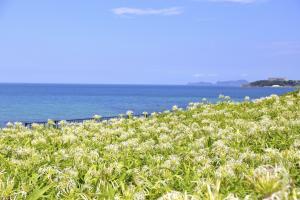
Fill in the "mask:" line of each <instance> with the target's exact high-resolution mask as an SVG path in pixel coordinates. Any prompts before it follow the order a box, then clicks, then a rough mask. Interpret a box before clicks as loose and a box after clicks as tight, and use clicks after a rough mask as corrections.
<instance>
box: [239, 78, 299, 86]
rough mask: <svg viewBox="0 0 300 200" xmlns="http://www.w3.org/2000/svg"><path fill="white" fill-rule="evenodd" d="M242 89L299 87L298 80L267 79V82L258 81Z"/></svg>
mask: <svg viewBox="0 0 300 200" xmlns="http://www.w3.org/2000/svg"><path fill="white" fill-rule="evenodd" d="M243 87H300V80H288V79H286V78H269V79H268V80H259V81H254V82H251V83H248V84H245V85H243Z"/></svg>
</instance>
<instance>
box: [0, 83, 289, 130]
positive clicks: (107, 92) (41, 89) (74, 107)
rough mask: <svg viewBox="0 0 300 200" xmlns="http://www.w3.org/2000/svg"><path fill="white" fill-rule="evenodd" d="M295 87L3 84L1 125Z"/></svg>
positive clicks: (159, 108)
mask: <svg viewBox="0 0 300 200" xmlns="http://www.w3.org/2000/svg"><path fill="white" fill-rule="evenodd" d="M292 90H293V89H291V88H235V87H196V86H149V85H148V86H146V85H60V84H0V126H1V125H2V126H3V125H4V124H5V123H6V122H8V121H45V120H47V119H78V118H87V117H92V116H93V115H94V114H99V115H101V116H114V115H118V114H120V113H125V112H126V111H127V110H132V111H134V112H135V113H141V112H143V111H147V112H153V111H163V110H166V109H170V108H171V107H172V106H173V105H178V106H180V107H185V106H187V104H188V103H189V102H197V101H200V100H201V99H202V98H207V99H209V100H210V101H212V102H214V101H216V100H217V98H218V96H219V94H224V95H228V96H231V97H232V99H234V100H236V101H241V100H243V99H244V97H245V96H250V97H251V98H259V97H264V96H268V95H271V94H278V95H280V94H284V93H286V92H289V91H292Z"/></svg>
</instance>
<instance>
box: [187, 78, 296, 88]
mask: <svg viewBox="0 0 300 200" xmlns="http://www.w3.org/2000/svg"><path fill="white" fill-rule="evenodd" d="M187 85H190V86H206V87H248V88H252V87H274V88H278V87H300V80H289V79H286V78H273V77H272V78H268V79H267V80H258V81H253V82H248V81H247V80H231V81H217V82H215V83H212V82H191V83H188V84H187Z"/></svg>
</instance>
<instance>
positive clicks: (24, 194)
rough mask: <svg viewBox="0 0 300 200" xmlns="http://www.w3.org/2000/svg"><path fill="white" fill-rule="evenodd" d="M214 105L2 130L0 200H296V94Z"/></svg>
mask: <svg viewBox="0 0 300 200" xmlns="http://www.w3.org/2000/svg"><path fill="white" fill-rule="evenodd" d="M220 98H221V99H220V102H219V103H217V104H209V103H207V102H206V101H205V102H202V103H191V104H190V105H189V107H188V108H187V109H186V110H183V109H181V108H178V107H177V106H174V107H173V109H172V112H170V111H166V112H164V113H152V114H151V116H150V117H139V118H137V117H134V116H133V115H132V112H128V113H127V115H126V116H128V117H126V118H120V119H111V120H109V121H102V122H100V120H99V119H100V116H95V117H94V118H95V119H93V120H91V121H86V122H84V123H78V124H75V123H74V124H68V123H66V122H61V123H60V128H57V127H56V126H54V125H53V123H52V121H51V120H49V123H48V124H47V125H46V126H42V125H37V124H34V125H33V126H32V128H31V129H29V128H26V127H24V126H22V125H21V124H20V123H15V124H9V125H8V127H6V128H3V129H1V130H0V199H126V200H127V199H128V200H129V199H135V200H143V199H159V200H170V199H176V200H180V199H182V200H186V199H189V200H198V199H199V200H200V199H210V200H219V199H227V200H229V199H231V200H234V199H299V198H300V93H299V92H298V91H297V92H293V93H289V94H287V95H284V96H281V97H278V96H276V95H272V96H270V97H266V98H262V99H257V100H254V101H251V100H250V99H249V98H245V102H243V103H235V102H232V101H231V100H230V98H229V97H225V96H222V95H221V96H220ZM145 116H148V114H146V113H145Z"/></svg>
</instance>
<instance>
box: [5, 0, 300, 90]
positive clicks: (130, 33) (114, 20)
mask: <svg viewBox="0 0 300 200" xmlns="http://www.w3.org/2000/svg"><path fill="white" fill-rule="evenodd" d="M270 76H272V77H273V76H275V77H277V76H279V77H287V78H290V79H300V1H299V0H109V1H108V0H107V1H106V0H87V1H86V0H0V82H29V83H126V84H139V83H141V84H185V83H187V82H195V81H217V80H235V79H247V80H256V79H265V78H267V77H270Z"/></svg>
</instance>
